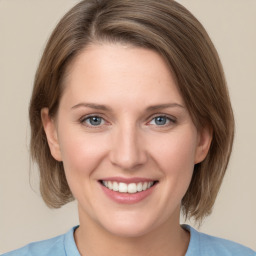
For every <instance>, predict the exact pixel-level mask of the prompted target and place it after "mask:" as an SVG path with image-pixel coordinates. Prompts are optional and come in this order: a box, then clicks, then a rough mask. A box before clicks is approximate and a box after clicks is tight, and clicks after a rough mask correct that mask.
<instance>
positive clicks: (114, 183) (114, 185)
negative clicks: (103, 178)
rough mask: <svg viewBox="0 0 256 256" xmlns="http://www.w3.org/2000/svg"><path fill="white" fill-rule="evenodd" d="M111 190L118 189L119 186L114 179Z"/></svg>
mask: <svg viewBox="0 0 256 256" xmlns="http://www.w3.org/2000/svg"><path fill="white" fill-rule="evenodd" d="M113 190H114V191H118V190H119V186H118V183H117V182H116V181H114V182H113Z"/></svg>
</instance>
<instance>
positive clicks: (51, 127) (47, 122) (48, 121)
mask: <svg viewBox="0 0 256 256" xmlns="http://www.w3.org/2000/svg"><path fill="white" fill-rule="evenodd" d="M41 119H42V123H43V127H44V131H45V134H46V137H47V141H48V145H49V148H50V151H51V154H52V156H53V158H54V159H55V160H57V161H62V158H61V151H60V145H59V141H58V135H57V127H56V123H55V122H54V120H53V118H51V117H50V116H49V109H48V108H43V109H41Z"/></svg>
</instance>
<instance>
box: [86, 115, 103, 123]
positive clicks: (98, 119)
mask: <svg viewBox="0 0 256 256" xmlns="http://www.w3.org/2000/svg"><path fill="white" fill-rule="evenodd" d="M89 122H90V124H91V125H100V124H101V117H98V116H92V117H90V118H89Z"/></svg>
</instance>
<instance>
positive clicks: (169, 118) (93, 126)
mask: <svg viewBox="0 0 256 256" xmlns="http://www.w3.org/2000/svg"><path fill="white" fill-rule="evenodd" d="M93 117H96V118H101V120H103V121H104V122H105V123H107V121H106V120H105V119H104V118H103V117H102V116H101V115H99V114H91V115H86V116H83V117H82V118H81V119H80V120H79V122H80V123H81V124H83V125H85V126H86V127H88V128H93V129H99V128H101V127H102V125H104V124H100V125H92V124H88V123H86V121H87V120H90V118H93ZM159 117H160V118H166V120H167V124H163V125H155V126H157V127H168V126H169V125H171V124H175V123H176V122H177V120H176V118H174V117H170V116H168V115H166V114H155V115H154V116H152V117H150V121H149V122H147V124H148V123H150V122H152V121H153V120H154V119H156V118H159Z"/></svg>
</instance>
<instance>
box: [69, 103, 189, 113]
mask: <svg viewBox="0 0 256 256" xmlns="http://www.w3.org/2000/svg"><path fill="white" fill-rule="evenodd" d="M80 107H86V108H92V109H97V110H102V111H109V112H113V110H112V108H110V107H108V106H106V105H102V104H95V103H85V102H82V103H78V104H76V105H74V106H73V107H71V109H76V108H80ZM175 107H179V108H185V107H184V106H182V105H181V104H178V103H167V104H159V105H153V106H149V107H147V108H146V111H148V112H150V111H154V110H157V109H164V108H175Z"/></svg>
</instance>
